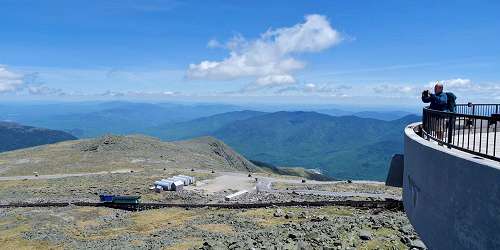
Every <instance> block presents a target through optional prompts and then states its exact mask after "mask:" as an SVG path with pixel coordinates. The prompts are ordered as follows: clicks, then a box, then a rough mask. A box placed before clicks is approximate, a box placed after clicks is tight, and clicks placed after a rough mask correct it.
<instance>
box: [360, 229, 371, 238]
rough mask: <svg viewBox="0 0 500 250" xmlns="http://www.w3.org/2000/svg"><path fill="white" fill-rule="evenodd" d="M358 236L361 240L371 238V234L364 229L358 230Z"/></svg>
mask: <svg viewBox="0 0 500 250" xmlns="http://www.w3.org/2000/svg"><path fill="white" fill-rule="evenodd" d="M359 238H360V239H362V240H371V239H372V234H371V233H370V232H368V231H366V230H361V231H360V232H359Z"/></svg>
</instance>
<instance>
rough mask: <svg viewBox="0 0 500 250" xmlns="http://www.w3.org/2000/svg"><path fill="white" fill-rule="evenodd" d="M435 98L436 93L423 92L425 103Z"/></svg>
mask: <svg viewBox="0 0 500 250" xmlns="http://www.w3.org/2000/svg"><path fill="white" fill-rule="evenodd" d="M433 98H436V96H434V94H430V95H424V94H422V101H423V102H424V103H429V102H431V101H432V99H433Z"/></svg>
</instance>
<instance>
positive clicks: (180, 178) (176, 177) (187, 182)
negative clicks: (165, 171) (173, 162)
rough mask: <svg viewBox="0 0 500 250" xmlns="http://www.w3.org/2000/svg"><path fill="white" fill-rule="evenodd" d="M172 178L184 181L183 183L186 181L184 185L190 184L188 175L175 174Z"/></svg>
mask: <svg viewBox="0 0 500 250" xmlns="http://www.w3.org/2000/svg"><path fill="white" fill-rule="evenodd" d="M172 179H174V180H176V181H182V183H184V186H189V182H190V180H189V178H186V177H181V176H178V175H176V176H174V177H172Z"/></svg>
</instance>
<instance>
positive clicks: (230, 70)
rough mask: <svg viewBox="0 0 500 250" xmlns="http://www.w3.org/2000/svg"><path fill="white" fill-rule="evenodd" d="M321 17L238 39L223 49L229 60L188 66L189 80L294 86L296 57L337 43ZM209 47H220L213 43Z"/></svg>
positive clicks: (338, 39)
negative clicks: (250, 80)
mask: <svg viewBox="0 0 500 250" xmlns="http://www.w3.org/2000/svg"><path fill="white" fill-rule="evenodd" d="M341 40H342V38H341V36H340V33H339V32H337V31H336V30H334V29H333V28H332V27H331V25H330V23H329V22H328V20H327V19H326V17H325V16H321V15H308V16H306V17H305V22H303V23H299V24H296V25H294V26H292V27H286V28H279V29H275V30H268V31H267V32H265V33H263V34H261V36H260V38H258V39H256V40H251V41H248V40H246V39H245V38H243V37H242V36H240V35H238V36H235V37H234V38H233V39H231V40H230V41H229V42H227V43H226V44H225V45H224V47H225V48H226V49H228V50H229V56H228V57H227V58H225V59H223V60H222V61H209V60H205V61H202V62H200V63H198V64H190V65H189V69H188V70H187V74H186V75H187V77H188V78H189V79H210V80H233V79H238V78H244V77H251V78H254V79H255V82H254V83H255V84H256V85H259V86H261V87H262V86H266V87H274V86H281V85H283V84H293V83H295V82H296V80H295V78H294V77H293V75H292V73H293V72H294V71H297V70H300V69H302V68H304V67H305V63H304V62H302V61H299V60H298V59H296V58H294V56H295V55H297V54H300V53H308V52H309V53H311V52H319V51H322V50H324V49H327V48H329V47H332V46H333V45H336V44H338V43H339V42H341ZM208 46H209V47H217V46H220V43H219V42H218V41H216V40H211V41H209V44H208Z"/></svg>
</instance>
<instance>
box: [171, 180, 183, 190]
mask: <svg viewBox="0 0 500 250" xmlns="http://www.w3.org/2000/svg"><path fill="white" fill-rule="evenodd" d="M182 189H184V183H183V182H182V181H181V180H178V181H174V183H172V189H171V190H172V191H182Z"/></svg>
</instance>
